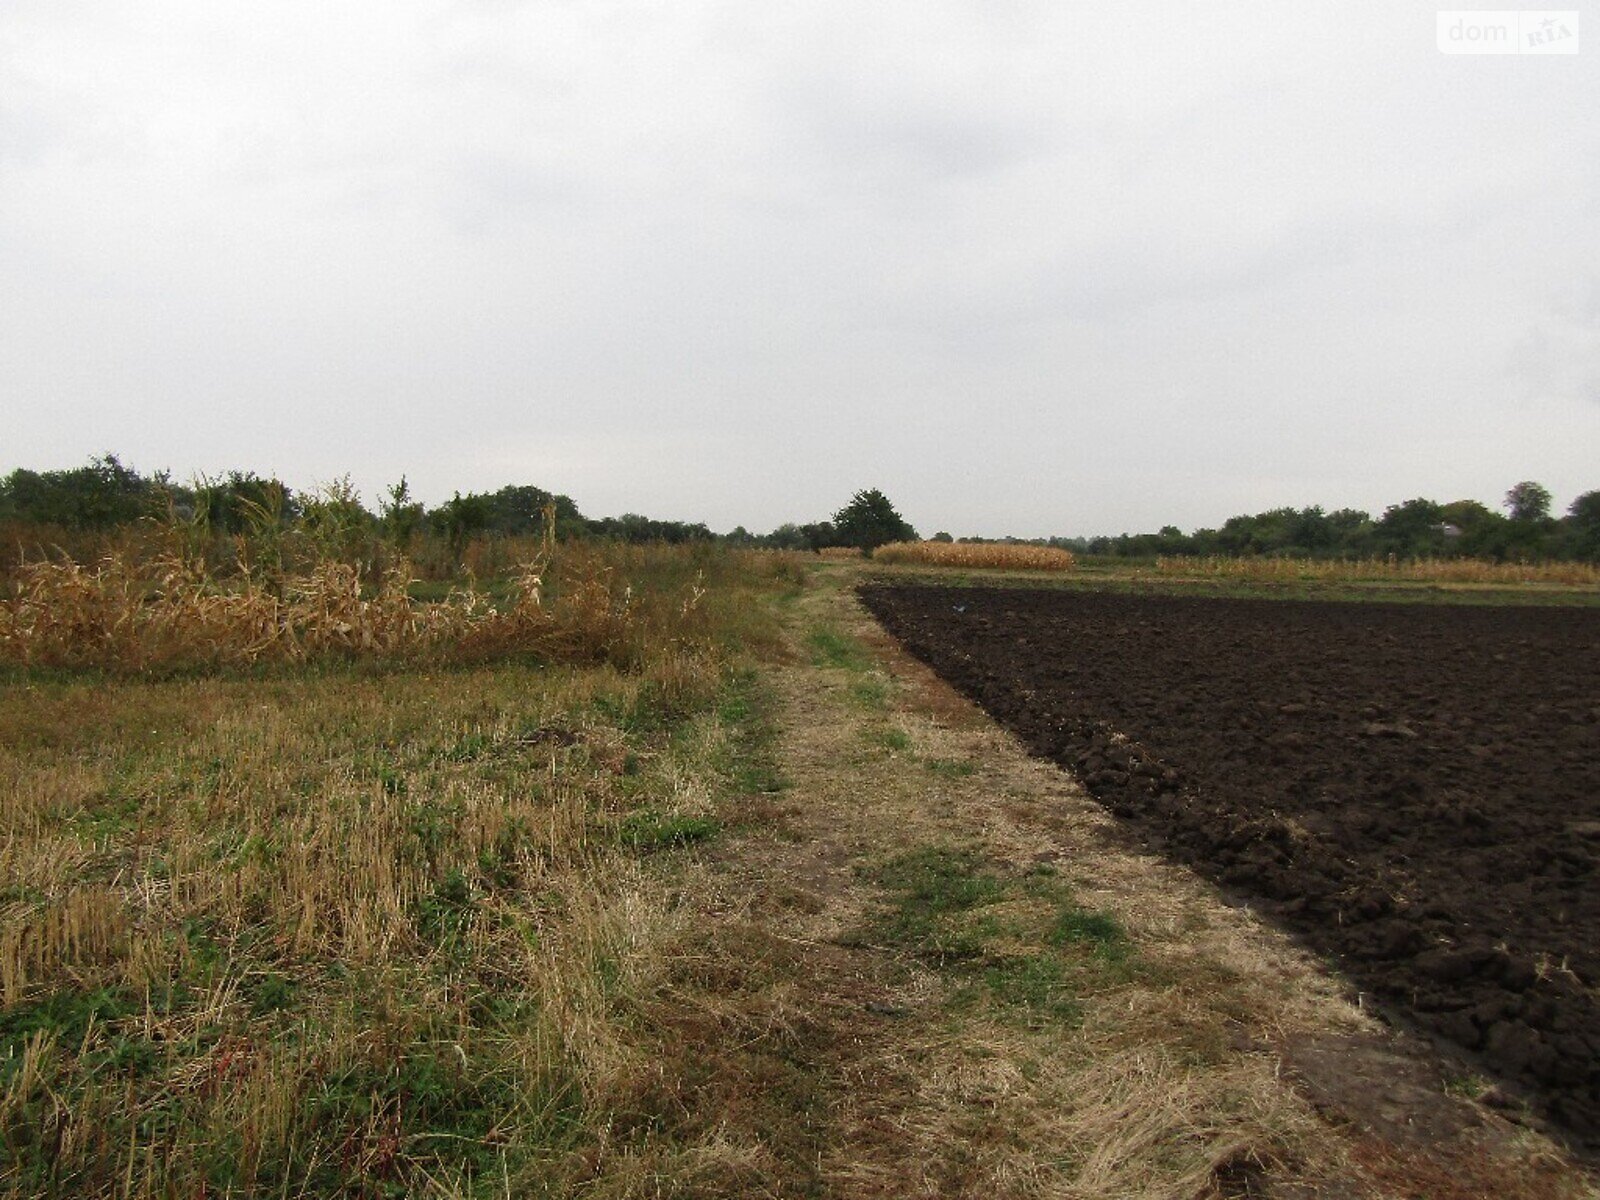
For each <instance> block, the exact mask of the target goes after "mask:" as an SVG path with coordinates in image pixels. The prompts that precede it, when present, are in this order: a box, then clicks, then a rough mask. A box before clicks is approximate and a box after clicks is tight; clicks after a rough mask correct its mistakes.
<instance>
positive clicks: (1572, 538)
mask: <svg viewBox="0 0 1600 1200" xmlns="http://www.w3.org/2000/svg"><path fill="white" fill-rule="evenodd" d="M1502 507H1503V508H1504V510H1505V511H1504V512H1503V513H1500V512H1496V511H1494V510H1493V509H1491V508H1489V507H1488V506H1487V505H1484V504H1481V503H1480V502H1478V501H1476V500H1455V501H1451V502H1449V503H1443V504H1441V503H1439V502H1438V501H1436V500H1428V499H1423V498H1417V499H1412V500H1406V501H1403V502H1402V503H1399V504H1391V505H1390V506H1389V507H1387V508H1386V509H1384V510H1383V513H1382V514H1381V515H1380V516H1378V517H1376V518H1374V517H1373V516H1371V515H1370V514H1369V513H1366V512H1362V511H1361V510H1359V509H1352V508H1341V509H1335V510H1334V511H1332V512H1327V511H1325V510H1324V509H1323V508H1322V507H1321V506H1320V505H1313V506H1311V507H1309V508H1298V509H1297V508H1274V509H1269V510H1267V511H1266V512H1261V513H1255V514H1254V515H1247V516H1237V517H1232V518H1230V519H1229V520H1228V521H1226V522H1224V523H1223V525H1222V526H1221V527H1220V528H1216V529H1197V530H1195V531H1194V532H1193V533H1190V534H1185V533H1183V532H1182V531H1180V530H1179V529H1178V528H1177V527H1176V526H1172V525H1168V526H1165V527H1164V528H1162V529H1161V530H1160V531H1159V532H1157V533H1142V534H1126V533H1125V534H1122V535H1121V536H1120V537H1095V538H1051V539H1049V541H1050V544H1052V545H1059V546H1063V547H1066V548H1068V549H1071V550H1075V551H1077V552H1079V553H1084V554H1099V555H1111V556H1115V557H1123V558H1149V557H1157V556H1175V555H1222V556H1226V557H1249V556H1255V555H1279V556H1285V557H1297V558H1298V557H1304V558H1371V557H1387V556H1389V555H1393V556H1395V557H1396V558H1481V559H1488V560H1491V561H1496V562H1507V561H1511V562H1515V561H1529V562H1533V561H1544V560H1578V561H1590V562H1594V561H1600V491H1591V492H1585V493H1584V494H1583V495H1581V496H1579V497H1578V498H1577V499H1575V500H1574V501H1573V502H1572V504H1571V505H1570V506H1569V507H1568V508H1567V511H1566V513H1565V514H1564V515H1563V516H1560V517H1556V516H1554V515H1552V513H1551V495H1550V492H1549V490H1548V489H1547V488H1545V487H1544V486H1542V485H1541V484H1538V483H1535V482H1532V481H1525V482H1522V483H1519V484H1517V485H1515V486H1514V487H1512V488H1511V489H1510V490H1509V491H1508V492H1507V493H1506V495H1505V499H1504V500H1503V502H1502Z"/></svg>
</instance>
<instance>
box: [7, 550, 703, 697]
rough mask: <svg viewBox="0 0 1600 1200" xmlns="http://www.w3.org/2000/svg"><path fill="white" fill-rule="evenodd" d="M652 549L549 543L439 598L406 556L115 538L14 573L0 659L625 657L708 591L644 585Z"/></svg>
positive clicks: (198, 662) (219, 663)
mask: <svg viewBox="0 0 1600 1200" xmlns="http://www.w3.org/2000/svg"><path fill="white" fill-rule="evenodd" d="M645 557H648V551H645V552H643V553H640V552H632V553H630V552H628V551H626V550H625V549H623V548H615V549H611V550H609V551H608V550H606V549H572V550H563V551H562V552H561V553H560V556H559V562H557V563H555V564H552V562H551V560H550V557H549V556H548V555H545V556H540V557H536V558H534V559H533V560H531V561H525V562H523V563H522V564H520V565H519V566H517V567H516V568H515V569H514V570H512V571H511V572H510V574H509V576H508V577H507V578H506V579H504V580H502V581H501V583H500V584H499V585H498V586H497V588H496V589H495V592H494V593H493V594H491V592H490V591H488V590H486V589H484V588H482V587H479V586H476V585H474V584H472V583H470V582H468V583H466V584H463V585H459V586H456V587H454V588H452V589H451V590H450V591H449V592H448V593H447V594H445V595H444V596H442V597H441V598H439V599H436V600H429V601H420V600H417V599H414V598H413V596H412V590H413V587H414V585H415V583H416V580H415V579H414V578H413V575H412V572H411V569H410V566H409V564H408V563H407V562H406V561H404V560H401V561H399V562H396V563H394V564H393V565H391V566H390V567H389V568H388V569H386V570H384V571H383V572H382V573H381V574H380V575H379V576H378V578H377V580H376V582H375V583H365V584H364V583H363V580H362V575H361V572H360V571H359V570H358V569H357V568H356V567H355V566H354V565H352V564H350V563H348V562H343V561H338V560H335V559H324V560H322V561H316V562H313V563H311V564H310V565H309V566H307V567H306V568H305V569H303V570H300V571H298V572H294V573H273V574H268V573H254V572H251V571H248V570H246V571H243V572H241V573H240V574H238V575H236V576H235V577H234V578H231V579H222V578H218V577H216V576H215V575H213V574H212V573H211V572H209V571H208V570H207V569H206V568H205V567H204V566H203V565H202V564H201V563H200V562H199V561H198V560H195V559H188V558H185V557H183V556H181V555H178V554H174V553H170V552H168V553H159V554H156V555H153V556H151V557H148V558H139V557H136V556H134V555H131V554H126V553H122V552H113V553H110V554H107V555H106V556H105V557H103V558H102V559H100V561H99V562H97V563H94V564H93V565H87V566H86V565H82V564H79V563H77V562H74V561H72V560H70V559H66V558H60V559H51V560H45V561H38V562H31V563H25V564H23V565H22V566H20V567H18V568H16V569H15V570H14V571H13V572H12V573H11V578H10V581H9V595H5V596H4V597H3V598H0V662H7V663H11V664H13V665H17V666H24V667H91V668H100V669H107V670H113V671H136V672H137V671H150V670H159V669H177V668H193V667H230V666H248V665H251V664H256V663H304V662H312V661H319V660H326V659H377V660H394V661H409V662H430V661H449V662H475V661H482V660H484V659H486V658H488V657H491V656H494V655H498V654H507V653H528V654H534V655H538V656H540V657H547V658H552V659H559V660H561V661H611V662H614V663H617V664H618V665H627V663H629V662H631V661H633V660H635V659H637V657H638V654H639V652H640V650H641V642H642V640H643V639H644V638H646V637H647V636H648V635H649V632H650V630H651V628H652V627H659V626H660V625H662V623H663V620H664V619H665V618H666V617H668V616H670V618H671V621H672V623H673V624H674V626H677V627H682V626H684V623H685V620H686V619H687V618H691V617H692V616H693V612H694V609H695V608H696V606H697V605H698V604H699V603H700V601H701V599H702V597H703V596H704V593H705V589H704V587H703V586H702V584H701V583H699V582H696V580H695V579H694V578H682V579H677V580H674V581H672V582H671V583H669V585H668V587H667V590H666V592H661V591H656V590H647V589H644V588H640V589H638V590H636V589H635V587H634V586H633V584H632V583H631V582H630V581H629V578H628V572H627V569H626V568H627V567H628V565H629V564H630V562H631V563H632V565H633V566H635V567H640V566H644V565H645V564H644V563H643V559H644V558H645ZM688 624H689V625H690V626H693V624H694V622H693V621H692V620H689V621H688ZM680 631H681V630H680Z"/></svg>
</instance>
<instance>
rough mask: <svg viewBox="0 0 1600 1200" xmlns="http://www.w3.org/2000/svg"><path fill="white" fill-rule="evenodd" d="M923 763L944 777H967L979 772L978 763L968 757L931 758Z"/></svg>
mask: <svg viewBox="0 0 1600 1200" xmlns="http://www.w3.org/2000/svg"><path fill="white" fill-rule="evenodd" d="M922 765H923V766H924V767H925V768H926V769H927V770H928V771H929V772H930V773H932V774H934V775H938V776H939V777H941V778H943V779H965V778H967V776H969V775H976V774H977V773H978V764H977V763H975V762H973V761H972V760H971V759H967V758H929V759H925V760H924V761H923V764H922Z"/></svg>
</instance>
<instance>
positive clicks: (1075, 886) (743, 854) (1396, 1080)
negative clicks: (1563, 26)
mask: <svg viewBox="0 0 1600 1200" xmlns="http://www.w3.org/2000/svg"><path fill="white" fill-rule="evenodd" d="M852 581H853V575H852V573H851V572H849V571H848V570H837V569H830V570H827V571H824V572H822V573H820V574H819V577H818V579H817V581H816V582H815V583H814V585H813V586H812V587H810V588H809V589H807V590H806V592H805V593H804V594H803V595H802V596H801V597H800V598H799V599H798V600H797V601H796V603H795V604H794V606H793V608H792V610H791V613H790V616H789V619H788V636H789V640H790V643H791V648H792V651H793V662H791V663H790V664H788V665H783V666H779V667H775V668H773V669H771V670H770V672H769V673H768V676H767V684H768V686H769V688H770V703H771V705H772V707H773V716H774V718H775V720H776V722H777V725H778V727H779V730H780V734H779V739H778V744H777V755H778V759H779V764H778V765H779V768H780V770H781V772H782V774H783V776H784V777H785V778H786V780H787V787H786V788H785V789H784V790H783V791H781V792H779V793H776V794H774V795H769V796H760V797H750V798H748V799H747V800H745V801H743V802H742V803H743V804H744V807H745V811H744V812H743V814H742V816H740V817H739V829H740V832H739V833H737V834H736V835H735V836H733V837H730V838H729V839H727V840H726V841H725V843H724V845H723V846H722V848H721V850H720V851H719V852H718V855H717V857H716V860H715V861H714V863H713V864H712V865H713V866H714V868H715V870H714V872H713V876H714V878H715V880H716V881H717V882H716V889H717V890H716V896H715V899H714V901H713V902H712V903H711V905H710V916H711V919H712V920H714V921H715V922H716V928H715V937H716V940H717V941H718V942H719V944H722V945H724V946H743V947H745V948H746V951H745V952H746V953H747V954H748V956H749V957H750V958H751V959H752V960H756V959H759V960H760V961H761V962H763V963H765V964H767V965H768V967H769V968H770V969H768V970H766V971H764V972H763V973H761V975H760V980H761V982H760V984H759V987H757V986H756V985H754V984H752V985H749V987H748V988H747V995H746V1000H745V1001H744V1002H745V1003H746V1004H747V1007H748V1008H749V1009H750V1012H752V1013H753V1012H755V1011H756V1010H758V1009H759V1012H760V1013H761V1017H760V1020H759V1021H758V1022H755V1023H756V1024H757V1025H759V1028H758V1029H756V1030H755V1032H754V1033H752V1035H751V1042H750V1044H751V1045H752V1046H757V1045H758V1044H759V1049H758V1050H757V1051H752V1054H753V1055H755V1057H754V1058H752V1059H751V1060H750V1062H747V1063H746V1065H745V1066H744V1067H743V1068H742V1070H744V1072H745V1075H746V1076H747V1078H746V1081H745V1082H746V1084H747V1085H748V1086H750V1088H751V1090H752V1092H753V1093H759V1098H758V1099H755V1100H752V1101H751V1103H752V1105H754V1106H755V1108H756V1109H757V1111H756V1115H755V1116H753V1117H752V1118H751V1120H752V1122H753V1123H754V1124H755V1125H756V1126H757V1127H758V1128H759V1129H761V1130H763V1134H762V1136H763V1138H764V1140H765V1142H766V1143H767V1144H768V1145H769V1146H770V1147H771V1148H772V1152H773V1155H774V1156H775V1158H776V1160H777V1161H779V1162H780V1163H781V1170H780V1175H781V1178H782V1179H783V1180H784V1183H783V1186H782V1187H781V1188H780V1189H779V1190H780V1191H781V1192H782V1193H784V1194H792V1195H825V1196H839V1197H857V1196H863V1197H864V1196H897V1197H911V1196H984V1197H988V1198H996V1200H997V1198H1001V1197H1012V1196H1017V1197H1021V1196H1066V1197H1159V1196H1172V1197H1184V1198H1189V1197H1195V1198H1198V1197H1208V1196H1213V1197H1244V1196H1272V1197H1283V1198H1290V1197H1315V1196H1324V1197H1330V1198H1332V1197H1391V1196H1392V1197H1421V1196H1427V1197H1430V1198H1434V1200H1439V1198H1447V1197H1461V1198H1465V1197H1477V1196H1497V1197H1518V1196H1526V1197H1534V1196H1579V1195H1592V1194H1594V1193H1593V1192H1592V1191H1589V1190H1586V1187H1585V1185H1584V1184H1583V1182H1582V1180H1581V1177H1580V1176H1577V1175H1575V1174H1573V1173H1572V1172H1571V1171H1570V1170H1569V1169H1568V1168H1566V1167H1564V1166H1563V1165H1562V1163H1561V1161H1560V1159H1559V1158H1558V1157H1557V1156H1556V1155H1555V1154H1554V1152H1553V1151H1552V1150H1551V1149H1550V1147H1549V1146H1548V1144H1547V1143H1545V1142H1544V1141H1543V1140H1542V1139H1541V1138H1539V1137H1538V1136H1537V1135H1535V1134H1533V1133H1530V1132H1528V1131H1527V1130H1526V1129H1523V1128H1520V1127H1518V1126H1515V1125H1512V1124H1509V1123H1507V1122H1505V1121H1503V1120H1501V1119H1499V1118H1498V1117H1496V1116H1494V1115H1493V1114H1491V1113H1489V1112H1488V1111H1487V1110H1486V1109H1484V1108H1483V1106H1481V1105H1478V1104H1474V1103H1470V1102H1468V1101H1467V1100H1465V1099H1462V1098H1460V1097H1461V1095H1463V1094H1469V1093H1471V1092H1472V1091H1473V1090H1474V1089H1475V1086H1476V1085H1475V1083H1474V1081H1473V1080H1471V1079H1468V1078H1457V1079H1450V1078H1447V1077H1445V1076H1444V1075H1441V1073H1440V1071H1439V1069H1438V1068H1437V1067H1430V1066H1429V1065H1427V1064H1426V1063H1425V1062H1424V1061H1421V1060H1419V1059H1417V1058H1415V1057H1414V1056H1413V1055H1412V1054H1411V1053H1410V1050H1409V1048H1408V1047H1407V1046H1406V1045H1405V1044H1404V1043H1402V1042H1401V1041H1399V1040H1398V1039H1396V1038H1395V1037H1394V1036H1393V1035H1392V1034H1390V1033H1389V1032H1388V1031H1386V1030H1385V1029H1384V1028H1383V1027H1382V1026H1381V1025H1379V1024H1378V1023H1377V1022H1376V1021H1374V1020H1373V1019H1371V1018H1370V1017H1369V1016H1368V1015H1366V1014H1365V1013H1363V1012H1362V1011H1361V1010H1360V1009H1359V1008H1358V1007H1357V1005H1355V1004H1353V1003H1352V1002H1351V1000H1350V998H1349V997H1348V996H1347V994H1346V990H1345V988H1344V987H1343V985H1341V983H1340V982H1339V981H1337V980H1335V979H1333V978H1331V977H1330V976H1329V975H1328V974H1327V973H1326V972H1325V971H1324V970H1323V969H1322V968H1321V967H1320V966H1319V965H1318V964H1317V963H1315V962H1314V961H1312V960H1311V959H1309V958H1308V957H1307V956H1305V955H1304V954H1302V953H1301V952H1300V951H1298V950H1296V949H1295V948H1294V947H1292V946H1291V945H1290V944H1289V943H1288V942H1287V941H1286V940H1285V939H1284V938H1282V937H1281V936H1279V935H1277V934H1276V933H1274V932H1272V931H1270V930H1267V929H1265V928H1264V927H1262V926H1261V925H1260V924H1259V923H1258V922H1257V921H1256V920H1255V919H1254V918H1253V917H1252V916H1251V915H1250V914H1249V913H1248V912H1245V911H1240V910H1236V909H1233V908H1229V907H1228V906H1227V905H1225V904H1224V903H1223V902H1222V901H1221V900H1220V898H1219V897H1218V896H1217V894H1216V893H1215V892H1214V891H1213V890H1212V889H1210V888H1209V887H1208V886H1206V885H1204V884H1202V883H1201V882H1199V881H1198V880H1197V879H1196V878H1195V877H1194V876H1193V875H1192V874H1190V873H1189V872H1188V871H1186V870H1183V869H1180V868H1175V867H1171V866H1168V865H1165V864H1163V863H1161V862H1159V861H1157V860H1154V859H1152V858H1149V857H1147V856H1145V855H1142V854H1140V853H1137V852H1135V851H1133V850H1130V849H1129V848H1128V846H1127V844H1126V842H1125V840H1124V839H1122V838H1120V837H1119V835H1118V833H1117V831H1116V829H1115V828H1114V827H1113V824H1112V822H1111V821H1110V819H1109V818H1108V817H1107V816H1106V815H1105V814H1104V812H1103V811H1102V810H1101V809H1100V808H1099V807H1098V806H1097V805H1096V804H1095V803H1094V802H1093V801H1092V800H1091V799H1089V798H1088V797H1087V796H1086V795H1085V794H1084V793H1083V791H1082V790H1081V789H1080V788H1079V787H1078V785H1077V784H1076V783H1075V782H1074V781H1073V780H1072V779H1071V778H1070V777H1069V776H1067V775H1065V774H1064V773H1062V772H1060V771H1058V770H1056V769H1055V768H1054V767H1051V766H1049V765H1047V764H1045V763H1042V762H1040V761H1038V760H1035V759H1032V758H1029V757H1028V756H1027V755H1026V754H1024V753H1023V752H1022V750H1021V749H1020V748H1019V747H1018V746H1017V745H1016V743H1014V742H1013V741H1012V740H1011V739H1010V737H1009V736H1007V735H1005V734H1003V733H1002V732H1000V731H999V730H998V729H996V727H995V726H993V725H992V724H991V723H990V722H989V721H988V720H987V718H985V717H984V716H983V714H982V713H980V712H978V711H976V710H975V709H973V708H972V707H970V706H969V705H968V704H967V703H966V702H965V701H964V700H962V699H961V698H960V697H958V696H957V695H956V694H955V693H954V692H952V691H951V690H950V689H949V688H947V687H946V686H945V685H944V684H943V683H941V682H940V681H939V680H938V679H937V678H936V677H934V676H933V675H932V674H931V673H930V672H929V671H928V670H927V669H926V668H924V667H922V666H921V665H920V664H918V663H916V662H915V661H914V660H912V659H910V658H909V657H908V656H906V655H905V654H903V653H902V652H901V651H900V650H899V649H898V647H897V646H896V645H895V644H894V643H893V642H892V641H890V640H889V639H888V638H887V637H886V636H885V635H884V634H883V633H882V632H881V630H880V629H879V628H878V626H877V625H876V624H875V623H874V622H872V621H871V619H870V618H869V617H868V616H867V615H866V614H865V613H864V612H863V611H862V610H861V609H860V608H859V606H858V605H857V604H856V602H855V599H854V596H853V594H852V592H851V591H850V587H849V585H850V583H851V582H852ZM751 1021H752V1018H750V1017H749V1015H748V1014H747V1015H746V1019H745V1021H744V1024H745V1025H749V1024H751ZM734 1024H735V1025H737V1024H738V1022H735V1023H734Z"/></svg>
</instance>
